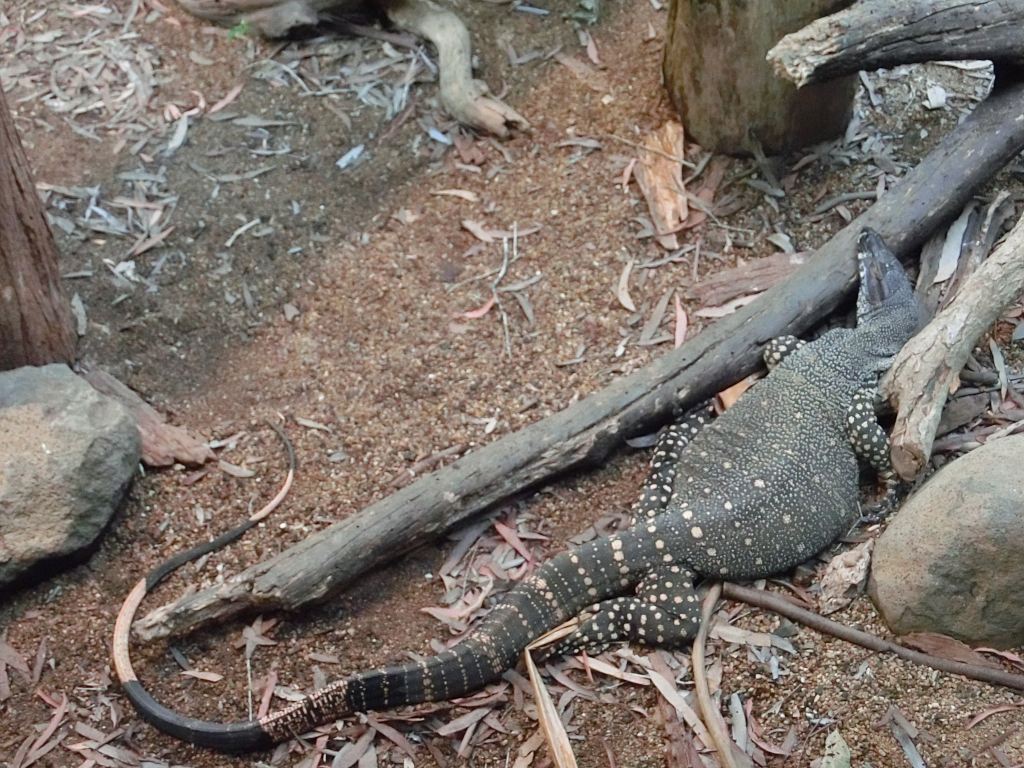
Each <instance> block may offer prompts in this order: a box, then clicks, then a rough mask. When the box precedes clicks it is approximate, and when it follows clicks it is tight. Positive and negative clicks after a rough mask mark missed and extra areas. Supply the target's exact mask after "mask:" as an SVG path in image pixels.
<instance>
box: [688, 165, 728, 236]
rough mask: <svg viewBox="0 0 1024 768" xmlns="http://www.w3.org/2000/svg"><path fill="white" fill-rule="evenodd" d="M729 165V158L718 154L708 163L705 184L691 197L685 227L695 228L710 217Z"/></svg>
mask: <svg viewBox="0 0 1024 768" xmlns="http://www.w3.org/2000/svg"><path fill="white" fill-rule="evenodd" d="M728 167H729V159H728V158H726V157H720V156H718V155H716V156H715V157H713V158H711V162H710V163H708V168H707V172H706V173H705V174H704V184H703V185H702V186H701V188H700V189H699V190H697V194H696V195H693V196H691V197H690V198H689V199H690V204H691V205H690V208H691V210H690V215H689V217H688V218H687V220H686V223H685V224H684V225H683V229H693V228H694V227H696V226H699V225H701V224H703V223H704V222H705V220H706V219H707V218H708V212H709V211H710V210H711V205H712V203H714V201H715V193H717V192H718V186H719V185H720V184H721V183H722V179H724V178H725V171H726V169H727V168H728ZM694 198H696V200H694Z"/></svg>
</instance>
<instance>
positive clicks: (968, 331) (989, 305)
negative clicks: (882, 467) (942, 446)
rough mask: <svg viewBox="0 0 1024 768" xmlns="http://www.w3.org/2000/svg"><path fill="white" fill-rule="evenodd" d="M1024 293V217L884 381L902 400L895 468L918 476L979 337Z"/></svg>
mask: <svg viewBox="0 0 1024 768" xmlns="http://www.w3.org/2000/svg"><path fill="white" fill-rule="evenodd" d="M1022 292H1024V216H1022V217H1021V218H1020V220H1018V222H1017V225H1016V226H1015V227H1014V228H1013V230H1012V231H1011V232H1010V234H1008V235H1007V236H1006V238H1005V239H1004V240H1003V241H1002V243H1001V244H1000V245H999V246H997V247H996V250H995V252H994V253H993V254H992V255H991V256H989V257H988V259H986V260H985V261H984V262H983V263H982V264H981V266H980V267H978V269H977V271H975V272H974V273H973V274H972V275H971V276H970V277H969V278H967V280H966V282H965V283H964V285H963V287H962V288H961V289H960V292H959V293H958V294H957V295H956V298H955V299H953V301H952V303H951V304H950V305H949V306H948V307H946V308H945V309H944V310H942V311H941V312H939V314H938V315H936V316H935V319H934V320H932V321H931V322H930V323H929V324H928V326H927V327H926V328H925V329H924V330H923V331H921V333H919V334H918V335H917V336H915V337H914V338H913V339H912V340H911V342H910V343H909V344H907V346H905V347H904V348H903V350H902V351H901V352H900V353H899V355H898V356H897V357H896V361H895V362H894V363H893V366H892V368H891V369H890V370H889V372H888V373H887V374H886V376H885V379H884V380H883V391H884V393H885V394H886V396H887V397H889V398H890V399H892V400H894V401H896V402H898V403H899V408H898V410H897V412H896V423H895V425H894V426H893V431H892V438H891V442H892V463H893V467H894V468H895V469H896V471H897V472H898V473H899V475H900V477H902V478H904V479H905V480H911V479H913V478H914V477H915V476H916V475H917V473H918V472H920V471H921V470H922V469H923V468H924V465H925V463H927V461H928V458H929V457H930V456H931V451H932V441H933V440H934V439H935V433H936V431H937V430H938V428H939V420H940V419H941V418H942V409H943V406H945V404H946V397H947V396H948V395H949V392H950V388H951V387H952V386H953V385H954V383H956V381H957V377H958V375H959V373H960V369H961V368H963V367H964V364H965V363H966V362H967V358H968V357H969V356H970V354H971V351H972V350H973V349H974V346H975V345H976V344H977V343H978V340H979V339H980V338H981V337H982V335H983V334H984V333H985V331H987V330H988V329H989V327H990V326H991V325H992V323H994V322H995V321H996V320H997V319H998V318H999V316H1000V315H1001V314H1002V312H1003V310H1004V309H1006V307H1007V306H1008V305H1009V304H1010V303H1011V302H1013V301H1014V300H1015V299H1016V298H1017V297H1018V296H1020V295H1021V293H1022Z"/></svg>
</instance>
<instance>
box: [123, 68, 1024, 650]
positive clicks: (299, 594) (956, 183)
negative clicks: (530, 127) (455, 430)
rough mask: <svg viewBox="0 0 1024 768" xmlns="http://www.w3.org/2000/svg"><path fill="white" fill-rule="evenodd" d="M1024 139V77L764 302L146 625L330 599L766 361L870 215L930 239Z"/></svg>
mask: <svg viewBox="0 0 1024 768" xmlns="http://www.w3.org/2000/svg"><path fill="white" fill-rule="evenodd" d="M1021 149H1024V84H1014V85H1013V86H1008V87H1007V88H1005V89H1003V90H1002V91H1001V92H999V93H994V94H993V95H992V96H990V97H989V98H988V99H987V100H986V101H984V102H982V103H981V104H980V105H979V106H978V107H977V109H976V110H975V111H974V113H973V114H972V115H970V116H969V117H968V118H967V119H966V120H964V121H963V122H962V123H961V124H960V125H959V126H957V127H956V128H954V129H953V131H952V132H951V133H950V134H949V135H948V136H947V137H946V138H945V139H944V140H943V141H942V142H941V143H940V144H939V145H938V146H937V147H936V148H935V149H934V150H932V152H930V153H929V154H928V155H927V156H926V157H925V158H924V159H923V160H922V161H921V163H920V165H918V166H917V167H916V168H914V169H913V170H912V171H910V172H909V173H908V174H907V175H906V177H905V178H904V179H903V180H902V181H901V182H900V183H899V184H898V185H896V186H895V187H894V188H893V189H892V190H890V191H889V192H887V193H886V194H885V195H884V196H883V197H882V198H881V199H880V200H879V202H878V203H876V204H875V205H874V206H872V207H871V208H870V209H869V210H868V211H867V212H865V213H864V214H863V215H862V216H860V217H859V218H857V219H856V220H855V221H854V222H852V223H851V224H850V225H849V226H847V227H846V228H845V229H843V230H842V231H841V232H839V233H838V234H837V235H836V236H835V237H833V238H832V239H831V240H829V241H828V242H827V243H825V244H824V245H823V246H822V247H821V248H820V249H819V250H818V252H817V253H816V254H815V255H814V256H812V257H809V258H808V260H807V263H806V264H804V265H803V266H802V267H801V268H800V269H799V270H798V271H797V272H796V273H795V274H794V275H793V277H792V278H791V279H790V280H788V281H786V282H785V283H782V284H780V285H777V286H775V287H774V288H772V289H770V290H769V291H768V292H766V293H765V294H764V295H763V296H762V297H760V298H759V299H757V300H756V301H754V302H752V303H751V304H748V305H747V306H745V307H743V308H742V309H740V310H739V311H738V312H736V313H735V314H733V315H730V316H728V317H725V318H723V319H721V320H719V321H718V322H716V323H715V324H714V325H713V326H711V327H710V328H708V329H707V330H705V331H704V332H702V333H701V334H699V335H698V336H696V337H695V338H694V339H692V340H690V341H688V342H686V343H685V344H683V345H682V346H680V347H679V348H678V349H676V350H674V351H672V352H670V353H668V354H666V355H665V356H664V357H661V358H659V359H658V360H655V361H654V362H653V363H651V364H650V365H648V366H647V367H645V368H643V369H641V370H640V371H637V372H635V373H633V374H631V375H630V376H627V377H624V378H622V379H619V380H617V381H615V382H613V383H612V384H610V385H609V386H607V387H605V388H604V389H602V390H599V391H598V392H595V393H594V394H592V395H590V396H589V397H587V398H585V399H583V400H581V401H579V402H577V403H575V404H574V405H571V406H570V407H568V408H566V409H565V410H564V411H561V412H559V413H557V414H554V415H552V416H549V417H547V418H545V419H542V420H541V421H538V422H535V423H534V424H531V425H530V426H528V427H526V428H524V429H522V430H519V431H518V432H515V433H513V434H510V435H507V436H505V437H502V438H500V439H498V440H496V441H495V442H493V443H491V444H490V445H487V446H485V447H483V448H480V449H478V450H476V451H474V452H473V453H471V454H469V455H468V456H465V457H463V458H461V459H459V460H458V461H456V462H455V463H453V464H451V465H450V466H448V467H445V468H444V469H442V470H439V471H437V472H434V473H432V474H430V475H426V476H424V477H422V478H420V479H419V480H417V481H416V482H414V483H412V484H411V485H408V486H406V487H405V488H403V489H402V490H400V491H398V492H397V493H395V494H392V495H391V496H388V497H387V498H384V499H381V500H380V501H377V502H376V503H374V504H373V505H371V506H369V507H367V508H366V509H364V510H363V511H362V512H359V513H357V514H353V515H351V516H350V517H349V518H347V519H345V520H342V521H341V522H338V523H335V524H334V525H332V526H331V527H329V528H327V529H325V530H323V531H320V532H318V533H316V534H314V535H312V536H310V537H309V538H307V539H306V540H305V541H303V542H300V543H299V544H296V545H295V546H293V547H291V548H289V549H287V550H285V551H284V552H281V553H280V554H278V555H276V556H275V557H272V558H270V559H268V560H266V561H264V562H262V563H259V564H257V565H254V566H251V567H249V568H247V569H246V570H245V571H243V572H242V573H240V574H238V575H236V576H234V577H232V578H231V579H229V580H228V581H227V582H225V583H224V584H222V585H218V586H215V587H211V588H209V589H205V590H202V591H200V592H198V593H196V594H193V595H188V596H186V597H183V598H181V599H179V600H178V601H176V602H173V603H170V604H168V605H166V606H163V607H161V608H158V609H156V610H155V611H153V612H151V613H150V614H149V615H148V616H146V617H144V618H142V619H140V620H139V621H138V622H136V624H135V627H136V630H137V631H138V632H139V634H140V635H141V636H142V637H143V638H154V637H161V636H165V635H167V634H170V633H172V632H179V631H182V630H186V629H191V628H194V627H196V626H198V625H200V624H203V623H207V622H212V621H220V620H223V619H224V618H226V617H229V616H232V615H235V614H238V613H240V612H242V611H252V610H268V609H275V608H284V609H294V608H298V607H299V606H301V605H304V604H306V603H310V602H313V601H320V600H324V599H325V598H327V597H329V596H330V595H331V594H332V593H333V592H335V591H336V590H338V589H340V588H341V587H343V586H344V585H345V584H347V583H348V582H349V581H351V580H352V579H353V578H355V577H356V576H358V575H359V574H360V573H362V572H363V571H366V570H367V569H369V568H372V567H374V566H377V565H380V564H382V563H385V562H387V561H388V560H391V559H393V558H395V557H396V556H398V555H399V554H401V553H402V552H405V551H407V550H409V549H411V548H412V547H414V546H417V545H419V544H422V543H424V542H425V541H428V540H430V539H432V538H434V537H436V536H438V535H440V534H441V533H442V532H443V531H445V530H447V529H449V528H451V527H453V526H455V525H458V524H459V523H461V522H464V521H465V520H467V519H469V518H470V517H472V516H473V515H475V514H476V513H478V512H480V511H481V510H483V509H485V508H487V507H489V506H491V505H492V504H495V503H497V502H500V501H502V500H503V499H506V498H508V497H509V496H511V495H513V494H516V493H519V492H521V491H522V490H524V489H526V488H529V487H531V486H535V485H537V484H538V483H540V482H542V481H544V480H546V479H548V478H550V477H552V476H553V475H556V474H558V473H561V472H564V471H566V470H569V469H572V468H576V467H579V466H581V465H584V464H594V463H597V462H600V461H601V460H602V459H603V458H604V457H605V456H607V454H608V453H609V452H610V451H612V450H613V449H615V448H616V447H618V446H619V445H621V443H622V442H623V440H625V438H627V437H630V436H631V435H635V434H642V433H644V432H647V431H650V430H652V429H654V428H655V427H657V426H659V425H660V424H662V423H664V422H665V421H667V420H668V419H669V418H671V416H672V415H673V412H674V411H675V410H677V409H680V408H686V407H689V406H690V405H693V404H696V403H698V402H699V401H701V400H702V399H704V398H706V397H708V396H709V395H711V394H712V393H714V392H716V391H718V390H720V389H722V388H723V387H725V386H727V385H729V384H731V383H733V382H734V381H736V380H738V379H740V378H742V377H743V376H745V375H747V374H749V373H750V372H752V371H753V370H755V369H756V368H758V367H759V365H760V352H761V347H762V345H763V344H764V343H765V342H767V341H768V340H769V339H771V338H772V337H774V336H777V335H780V334H783V333H800V332H802V331H804V330H806V329H807V328H808V327H810V326H811V325H813V324H814V323H815V322H817V321H819V320H820V319H821V318H823V317H824V316H826V315H827V314H828V313H829V312H831V311H832V310H834V309H835V307H836V306H837V305H838V304H839V303H840V302H841V301H842V299H843V297H844V296H845V295H846V294H847V293H848V292H849V291H850V289H851V288H852V287H853V284H854V281H855V266H854V253H855V250H856V238H857V235H858V233H859V232H860V230H861V228H862V227H865V226H869V227H873V228H874V229H876V230H878V231H879V232H880V233H881V234H882V236H883V237H885V239H886V241H887V242H888V244H889V246H890V247H891V248H892V249H893V251H895V252H896V253H897V254H899V255H901V256H904V257H905V256H906V255H907V254H909V253H910V252H911V251H912V250H913V249H914V248H916V247H919V246H920V245H921V244H922V242H923V241H924V240H925V238H926V237H928V235H929V234H930V233H931V232H932V230H934V229H935V228H936V227H937V226H939V225H940V224H942V223H944V222H945V221H947V220H949V219H950V218H952V217H953V216H955V215H956V214H957V213H958V212H959V211H960V210H961V208H962V207H963V205H964V203H965V202H966V201H967V200H968V199H969V197H970V196H971V195H972V194H974V192H975V191H976V190H977V189H978V188H979V187H980V186H981V185H982V184H984V183H985V182H986V181H987V180H988V179H989V178H990V177H991V175H992V174H993V173H995V171H996V170H997V169H999V168H1000V167H1002V166H1003V165H1004V164H1006V163H1007V162H1008V161H1009V160H1010V159H1011V158H1013V157H1014V156H1015V155H1016V154H1017V153H1018V152H1020V151H1021Z"/></svg>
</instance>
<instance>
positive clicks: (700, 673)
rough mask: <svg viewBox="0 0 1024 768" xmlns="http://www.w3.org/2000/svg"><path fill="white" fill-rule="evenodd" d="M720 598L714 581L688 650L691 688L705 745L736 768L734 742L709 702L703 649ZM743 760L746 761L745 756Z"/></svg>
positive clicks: (726, 767)
mask: <svg viewBox="0 0 1024 768" xmlns="http://www.w3.org/2000/svg"><path fill="white" fill-rule="evenodd" d="M721 596H722V585H721V584H719V583H717V582H716V583H714V584H712V585H711V590H710V591H709V592H708V594H707V595H706V596H705V598H704V603H703V605H701V611H700V627H699V628H698V629H697V637H695V638H694V639H693V648H691V650H690V659H691V661H692V663H693V670H692V671H693V688H694V692H695V693H696V694H697V705H698V706H699V707H700V716H701V718H702V719H703V720H704V725H705V726H707V729H708V733H709V734H711V741H712V743H711V744H707V745H706V746H709V747H713V748H714V750H715V751H716V752H717V753H718V759H719V760H720V761H721V763H722V765H723V766H724V768H739V766H738V765H737V761H736V755H735V754H733V742H732V739H730V738H729V732H728V731H727V730H726V727H725V721H724V720H723V719H722V713H721V712H719V711H718V707H716V706H715V704H714V702H713V701H712V700H711V688H710V687H709V686H708V675H707V669H706V668H705V662H704V658H705V653H704V646H705V644H706V643H707V640H708V628H709V627H710V626H711V614H712V613H714V611H715V606H716V605H717V604H718V598H719V597H721ZM743 757H744V758H745V757H746V755H744V756H743ZM744 762H745V763H746V764H747V765H748V766H749V765H751V763H750V761H749V760H744Z"/></svg>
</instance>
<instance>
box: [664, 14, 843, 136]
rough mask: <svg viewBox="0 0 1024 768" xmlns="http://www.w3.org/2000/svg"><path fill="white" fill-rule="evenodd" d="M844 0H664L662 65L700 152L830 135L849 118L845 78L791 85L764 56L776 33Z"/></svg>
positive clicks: (790, 29)
mask: <svg viewBox="0 0 1024 768" xmlns="http://www.w3.org/2000/svg"><path fill="white" fill-rule="evenodd" d="M848 4H849V3H848V0H758V2H754V0H671V4H670V6H669V17H668V31H667V41H666V44H665V59H664V62H663V70H664V74H665V85H666V87H667V88H668V93H669V98H670V99H671V100H672V103H673V104H674V105H675V108H676V110H677V111H678V112H679V114H680V115H681V116H682V118H683V124H684V125H685V126H686V130H687V131H688V132H689V135H690V137H692V138H693V140H694V141H696V142H697V143H698V144H700V145H701V146H702V147H704V148H705V149H708V150H711V151H712V152H723V153H726V154H731V155H735V154H749V153H750V152H751V151H753V149H754V144H755V142H756V143H760V145H761V147H763V148H764V150H765V151H766V152H768V153H770V154H774V153H780V152H787V151H790V150H793V149H797V148H799V147H802V146H806V145H808V144H814V143H817V142H819V141H826V140H829V139H833V138H835V137H837V136H839V135H841V134H842V133H843V131H844V130H845V129H846V124H847V122H848V121H849V119H850V114H851V110H852V107H853V94H854V88H855V87H856V81H855V79H854V78H853V77H852V76H851V77H848V78H844V79H842V80H836V81H834V82H831V83H828V84H826V85H822V86H815V87H813V88H804V89H801V90H799V91H798V90H797V89H796V88H795V87H794V86H793V85H792V84H791V83H787V82H785V81H784V80H780V79H779V78H777V77H776V76H775V75H774V73H773V72H772V69H771V67H770V66H769V65H768V63H767V62H766V61H765V54H767V53H768V49H769V48H771V47H772V46H773V45H775V43H776V42H778V40H779V38H781V37H782V36H783V35H785V34H787V33H789V32H795V31H796V30H798V29H800V28H801V27H803V26H804V25H806V24H809V23H810V22H812V21H814V20H815V19H817V18H818V17H820V16H823V15H825V14H828V13H832V12H834V11H836V10H838V9H839V8H842V7H843V6H845V5H848Z"/></svg>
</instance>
